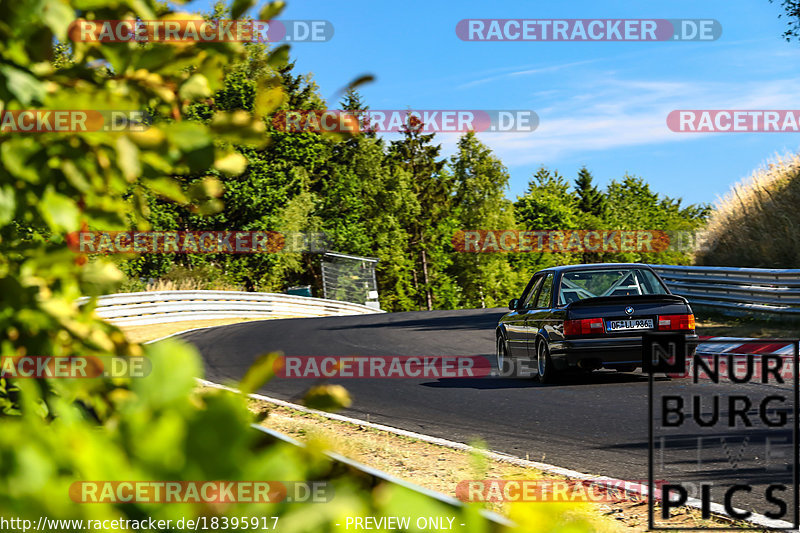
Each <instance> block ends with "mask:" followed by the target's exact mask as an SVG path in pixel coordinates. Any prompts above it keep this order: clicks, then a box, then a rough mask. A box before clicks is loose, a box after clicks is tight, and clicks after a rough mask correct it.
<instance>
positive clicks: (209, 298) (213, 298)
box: [78, 291, 385, 326]
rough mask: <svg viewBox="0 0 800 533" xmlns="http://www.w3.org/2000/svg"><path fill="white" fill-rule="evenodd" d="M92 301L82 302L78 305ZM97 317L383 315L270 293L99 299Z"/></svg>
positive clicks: (128, 320) (147, 320) (120, 320)
mask: <svg viewBox="0 0 800 533" xmlns="http://www.w3.org/2000/svg"><path fill="white" fill-rule="evenodd" d="M87 301H89V298H81V299H80V300H78V303H79V304H82V303H85V302H87ZM96 311H97V314H98V315H99V316H100V317H101V318H105V319H107V320H108V321H109V322H111V323H113V324H116V325H126V326H142V325H149V324H160V323H164V322H180V321H183V320H212V319H219V318H246V317H264V318H269V317H281V316H286V317H318V316H344V315H365V314H372V313H383V312H385V311H381V310H380V309H375V308H374V307H367V306H366V305H360V304H354V303H349V302H340V301H337V300H325V299H323V298H309V297H305V296H292V295H288V294H277V293H269V292H242V291H150V292H130V293H123V294H110V295H107V296H100V297H98V298H97V308H96Z"/></svg>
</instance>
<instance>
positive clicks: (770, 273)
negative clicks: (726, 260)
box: [650, 265, 800, 319]
mask: <svg viewBox="0 0 800 533" xmlns="http://www.w3.org/2000/svg"><path fill="white" fill-rule="evenodd" d="M650 266H652V267H653V269H654V270H655V271H656V272H658V274H659V275H660V276H661V277H662V278H663V280H664V282H666V284H667V286H668V287H669V289H670V291H672V292H673V293H675V294H678V295H680V296H684V297H685V298H687V299H688V300H689V302H690V303H691V304H693V305H695V306H700V307H706V308H710V309H714V310H716V311H719V312H720V313H723V314H729V315H740V316H745V315H747V316H751V315H759V316H764V317H769V318H792V319H797V318H800V270H779V269H770V268H731V267H698V266H673V265H650Z"/></svg>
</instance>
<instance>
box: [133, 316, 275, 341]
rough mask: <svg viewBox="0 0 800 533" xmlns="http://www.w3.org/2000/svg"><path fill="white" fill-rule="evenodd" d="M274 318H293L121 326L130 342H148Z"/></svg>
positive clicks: (214, 320) (269, 318)
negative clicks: (178, 334)
mask: <svg viewBox="0 0 800 533" xmlns="http://www.w3.org/2000/svg"><path fill="white" fill-rule="evenodd" d="M274 318H291V317H289V316H274V317H259V318H218V319H213V320H186V321H183V322H167V323H165V324H149V325H147V326H120V327H119V329H121V330H122V332H123V333H125V337H127V339H128V341H130V342H147V341H151V340H154V339H160V338H161V337H166V336H167V335H170V334H172V333H178V332H179V331H184V330H187V329H193V328H207V327H212V326H226V325H228V324H238V323H239V322H247V321H250V320H272V319H274Z"/></svg>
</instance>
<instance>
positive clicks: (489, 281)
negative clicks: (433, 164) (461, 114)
mask: <svg viewBox="0 0 800 533" xmlns="http://www.w3.org/2000/svg"><path fill="white" fill-rule="evenodd" d="M450 167H451V168H452V172H453V180H454V184H453V189H454V199H453V211H452V215H453V218H454V219H455V221H457V226H458V227H457V229H458V230H464V231H468V230H479V229H487V230H510V229H515V228H516V223H515V222H514V214H513V206H512V204H511V202H510V201H509V200H508V199H506V197H505V193H506V191H507V189H508V180H509V176H508V172H507V170H506V168H505V167H504V166H503V164H502V162H501V161H500V160H499V159H498V158H497V157H496V156H495V155H494V154H493V153H492V151H491V150H490V149H489V148H488V147H486V146H485V145H484V144H483V143H481V142H480V141H479V140H478V138H477V137H476V135H475V133H474V132H468V133H466V134H465V135H463V136H462V137H461V139H459V141H458V151H457V152H456V154H455V155H453V156H452V157H451V158H450ZM449 270H450V272H451V274H450V275H451V277H452V278H453V279H454V280H455V282H456V284H457V286H458V287H459V288H460V289H461V305H462V306H465V307H495V306H500V305H505V302H507V301H508V300H509V298H511V297H513V296H515V295H518V294H519V292H520V289H521V288H520V285H521V283H522V276H521V275H520V273H518V272H515V271H513V270H512V269H511V266H510V264H509V261H508V258H507V257H506V256H505V255H504V254H499V253H497V254H490V253H455V254H454V256H453V262H452V264H451V265H450V269H449ZM525 281H527V280H525Z"/></svg>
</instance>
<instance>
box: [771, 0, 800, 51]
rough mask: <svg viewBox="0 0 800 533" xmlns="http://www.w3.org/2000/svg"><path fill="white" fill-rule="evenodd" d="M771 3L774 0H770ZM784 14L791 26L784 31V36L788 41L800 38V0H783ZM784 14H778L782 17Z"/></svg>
mask: <svg viewBox="0 0 800 533" xmlns="http://www.w3.org/2000/svg"><path fill="white" fill-rule="evenodd" d="M769 2H770V4H771V3H772V2H773V0H769ZM781 6H782V7H783V10H784V14H785V15H786V18H787V19H788V22H787V24H788V25H789V27H788V28H787V29H786V31H785V32H783V37H784V39H786V41H787V42H789V41H791V40H792V39H800V0H782V2H781ZM782 16H783V15H778V18H781V17H782Z"/></svg>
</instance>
